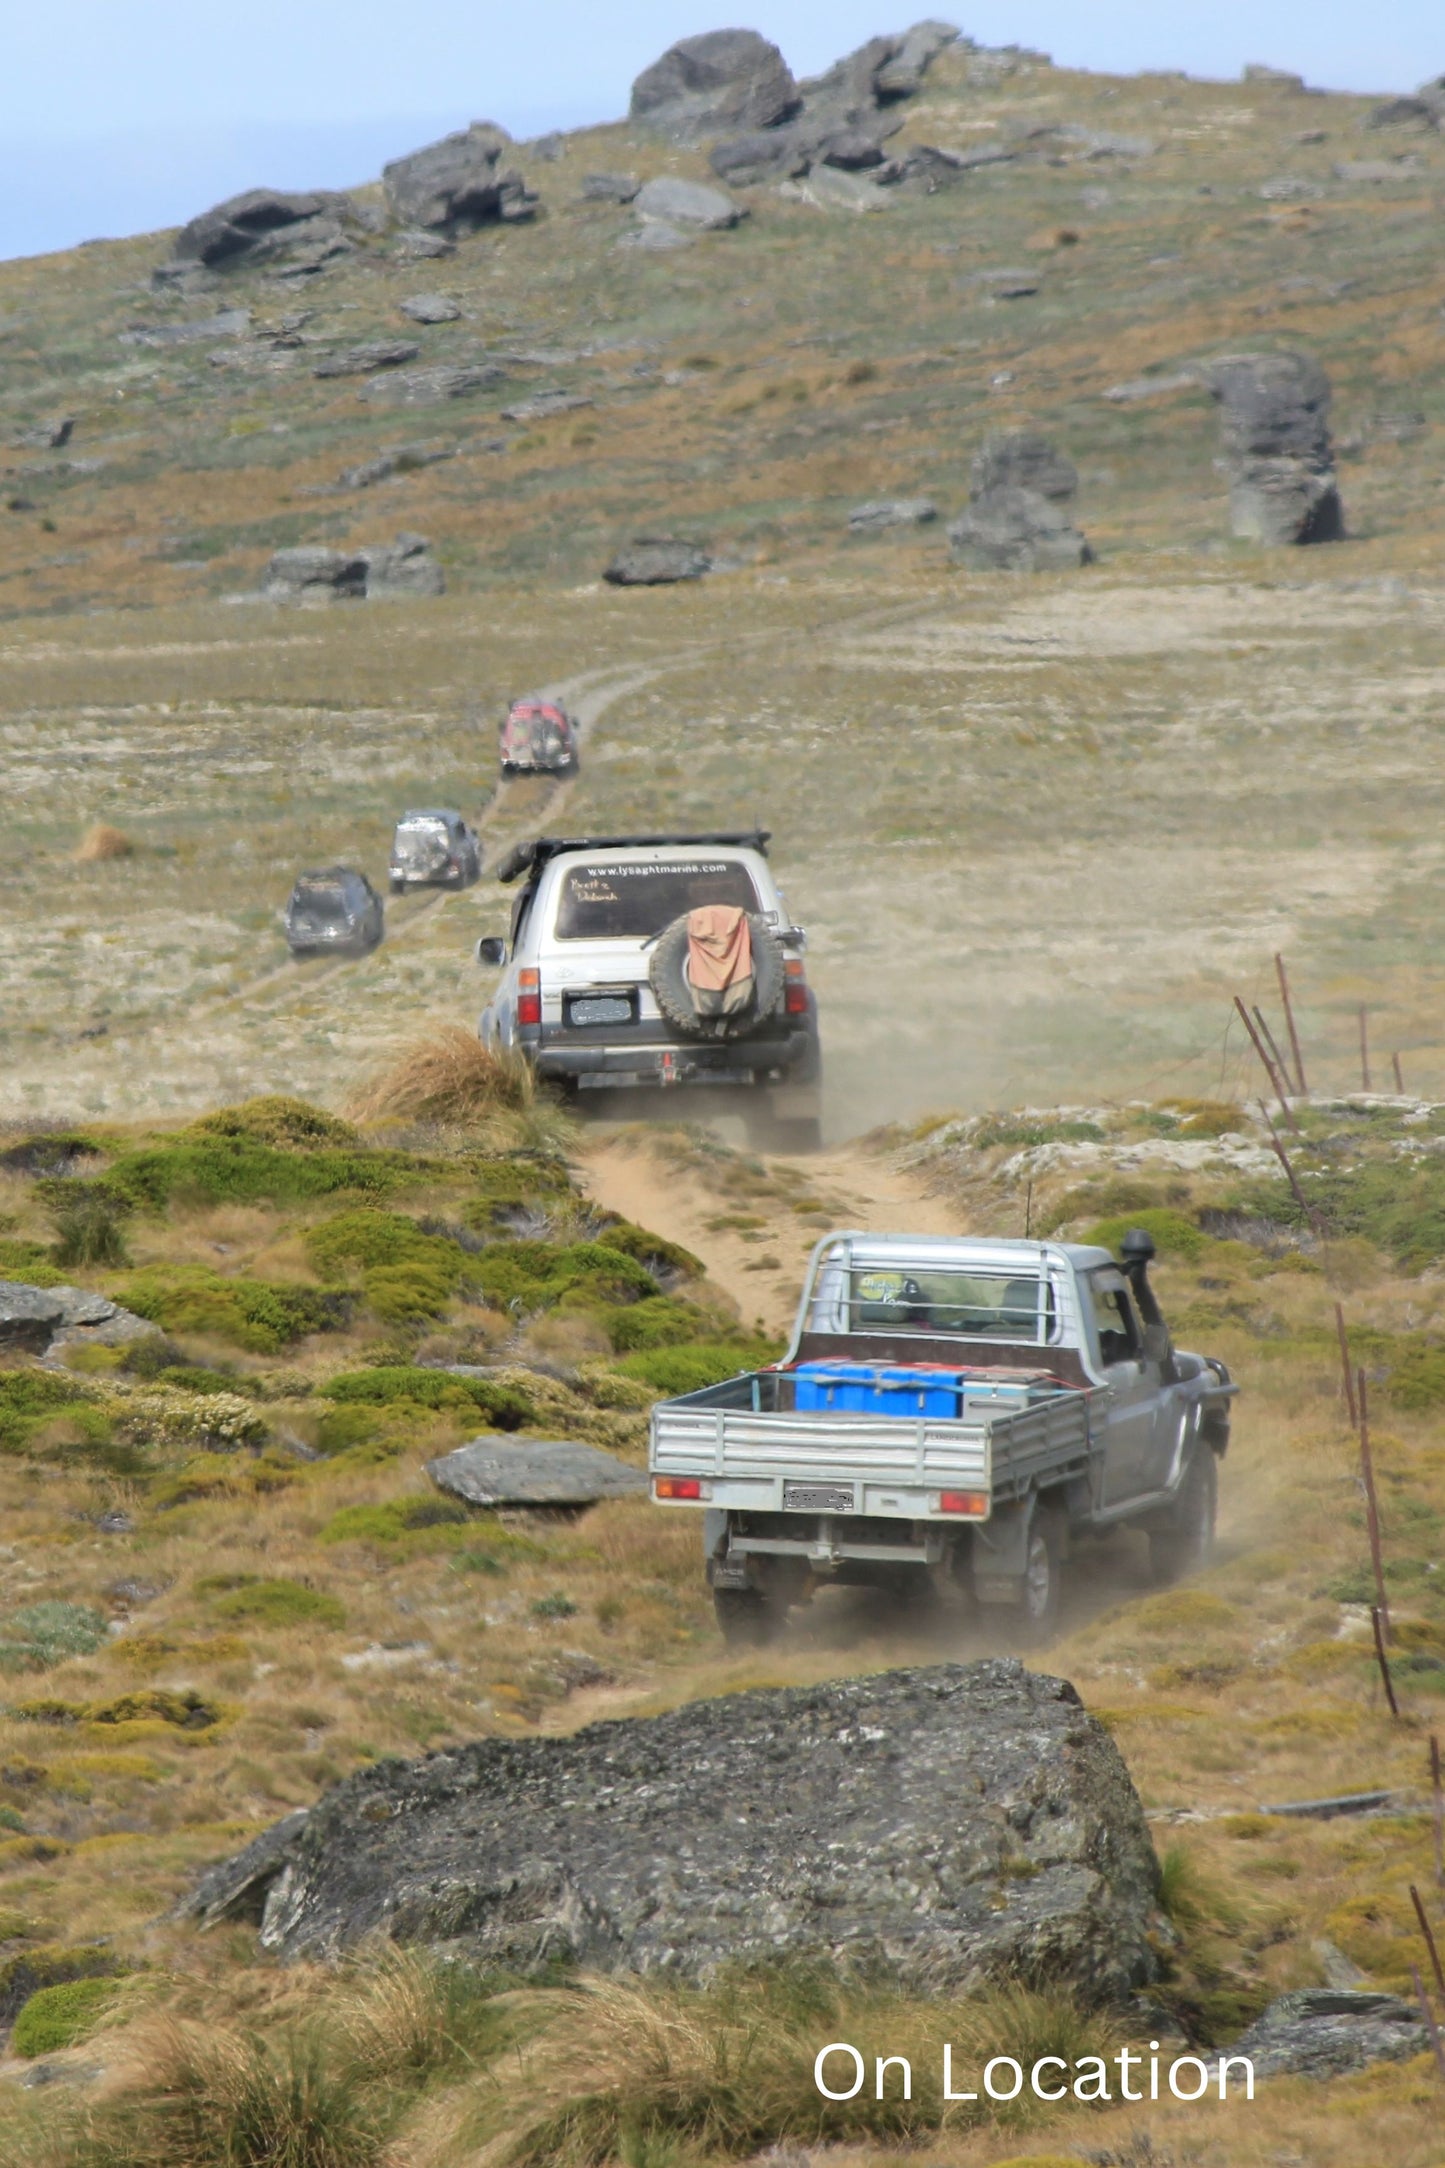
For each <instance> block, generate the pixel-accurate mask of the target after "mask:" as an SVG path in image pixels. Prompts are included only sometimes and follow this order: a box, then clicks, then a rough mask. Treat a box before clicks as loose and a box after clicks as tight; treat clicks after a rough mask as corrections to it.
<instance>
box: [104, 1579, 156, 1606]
mask: <svg viewBox="0 0 1445 2168" xmlns="http://www.w3.org/2000/svg"><path fill="white" fill-rule="evenodd" d="M105 1593H106V1595H107V1596H108V1597H109V1598H110V1601H111V1602H112V1603H113V1604H115V1605H116V1606H117V1607H118V1609H120V1610H122V1611H134V1610H138V1609H139V1608H140V1607H141V1606H142V1605H144V1604H148V1603H154V1602H155V1600H156V1598H157V1596H163V1595H164V1594H165V1585H164V1583H162V1582H160V1581H133V1580H124V1581H112V1582H111V1584H110V1587H109V1588H108V1589H107V1590H106V1592H105Z"/></svg>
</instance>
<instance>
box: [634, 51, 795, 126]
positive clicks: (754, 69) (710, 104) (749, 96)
mask: <svg viewBox="0 0 1445 2168" xmlns="http://www.w3.org/2000/svg"><path fill="white" fill-rule="evenodd" d="M799 102H800V101H799V97H798V86H797V84H796V83H795V82H794V81H793V75H792V70H791V69H790V68H789V66H788V64H787V62H786V61H785V60H784V58H783V56H782V54H781V53H780V52H779V51H778V48H777V46H776V45H770V44H769V43H768V40H767V39H766V38H764V37H760V36H759V34H758V32H757V31H756V30H708V31H704V33H703V34H702V36H701V37H695V38H681V39H679V41H678V43H677V44H676V45H672V46H669V47H668V50H667V51H666V52H665V53H664V54H663V55H662V58H661V59H660V60H654V62H653V63H652V66H651V67H650V68H644V69H643V71H642V73H641V75H639V76H638V78H637V80H636V82H635V83H634V84H633V86H632V98H631V105H630V110H631V114H632V118H633V119H634V120H642V121H647V122H648V123H649V124H650V125H651V126H653V127H655V128H660V129H663V130H664V131H665V132H666V133H667V134H668V135H670V136H673V137H674V138H676V139H678V140H682V141H686V140H688V139H690V138H692V137H696V136H699V135H706V134H708V133H709V132H714V131H717V130H720V129H724V128H773V127H776V126H777V124H778V123H779V122H780V121H784V120H787V119H788V117H789V116H790V115H791V114H793V113H796V111H797V110H798V105H799Z"/></svg>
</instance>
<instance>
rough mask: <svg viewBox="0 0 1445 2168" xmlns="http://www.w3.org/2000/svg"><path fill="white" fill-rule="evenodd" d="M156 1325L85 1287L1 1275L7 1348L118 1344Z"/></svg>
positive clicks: (0, 1309) (0, 1325)
mask: <svg viewBox="0 0 1445 2168" xmlns="http://www.w3.org/2000/svg"><path fill="white" fill-rule="evenodd" d="M155 1329H156V1328H155V1326H154V1325H151V1324H148V1323H147V1321H146V1320H145V1319H144V1318H142V1317H136V1316H135V1315H134V1313H133V1312H132V1311H130V1310H123V1309H122V1308H121V1306H120V1304H119V1303H118V1302H112V1301H110V1299H109V1298H108V1297H107V1296H105V1295H97V1294H95V1293H93V1292H92V1290H91V1289H90V1288H88V1287H31V1286H30V1285H29V1283H28V1282H27V1281H22V1280H0V1349H3V1350H4V1352H5V1353H6V1354H22V1355H24V1354H29V1355H45V1354H49V1353H51V1352H52V1351H54V1350H55V1348H56V1347H57V1346H58V1345H62V1344H68V1345H73V1344H76V1343H89V1344H91V1345H95V1346H100V1347H118V1346H121V1345H123V1344H124V1343H125V1342H126V1341H127V1340H137V1339H141V1338H143V1337H144V1336H145V1335H146V1334H147V1333H153V1332H154V1331H155Z"/></svg>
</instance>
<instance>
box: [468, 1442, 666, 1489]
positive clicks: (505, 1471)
mask: <svg viewBox="0 0 1445 2168" xmlns="http://www.w3.org/2000/svg"><path fill="white" fill-rule="evenodd" d="M426 1472H427V1474H428V1475H429V1476H430V1477H431V1479H432V1481H433V1483H435V1484H436V1486H437V1488H438V1490H444V1491H450V1493H451V1495H452V1496H453V1497H454V1498H462V1499H465V1501H466V1503H467V1504H468V1505H471V1506H591V1505H596V1504H597V1502H598V1501H599V1499H602V1498H632V1497H636V1496H637V1495H638V1494H639V1493H644V1494H645V1492H646V1490H647V1477H646V1476H645V1475H644V1474H643V1473H642V1471H641V1470H640V1469H638V1468H631V1467H629V1466H628V1464H627V1462H626V1461H625V1460H618V1458H617V1457H616V1455H615V1454H613V1453H604V1452H603V1451H602V1449H601V1447H600V1446H596V1445H579V1444H577V1443H575V1442H574V1441H572V1440H570V1439H566V1438H549V1439H543V1438H513V1437H497V1436H487V1437H482V1438H472V1439H469V1440H468V1442H467V1443H466V1444H465V1445H459V1446H458V1447H457V1449H456V1451H455V1452H454V1453H444V1454H443V1455H442V1456H441V1458H440V1460H431V1461H428V1462H427V1470H426Z"/></svg>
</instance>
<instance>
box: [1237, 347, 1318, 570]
mask: <svg viewBox="0 0 1445 2168" xmlns="http://www.w3.org/2000/svg"><path fill="white" fill-rule="evenodd" d="M1202 375H1203V380H1204V382H1205V384H1206V385H1207V387H1208V389H1209V390H1210V391H1211V392H1212V393H1213V394H1214V397H1215V398H1216V399H1217V400H1218V401H1219V408H1220V430H1219V434H1220V449H1221V451H1222V453H1223V457H1224V465H1225V469H1226V471H1227V473H1228V475H1229V509H1230V526H1231V529H1232V531H1233V533H1234V534H1235V535H1237V536H1238V537H1239V538H1240V539H1241V540H1244V541H1250V542H1264V543H1269V544H1278V543H1291V542H1334V541H1337V540H1338V539H1339V538H1340V536H1341V535H1342V534H1343V533H1344V511H1343V508H1342V507H1341V504H1340V496H1339V490H1338V487H1337V485H1336V481H1335V466H1334V452H1333V449H1332V446H1331V443H1330V431H1329V412H1330V384H1329V378H1328V377H1327V376H1326V375H1325V372H1324V370H1323V369H1322V368H1321V367H1320V365H1319V363H1318V362H1317V361H1315V360H1313V359H1312V357H1311V356H1309V355H1308V354H1226V355H1223V356H1221V358H1220V359H1219V360H1217V361H1213V362H1210V363H1209V364H1208V365H1207V367H1206V368H1205V369H1204V370H1203V371H1202Z"/></svg>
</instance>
